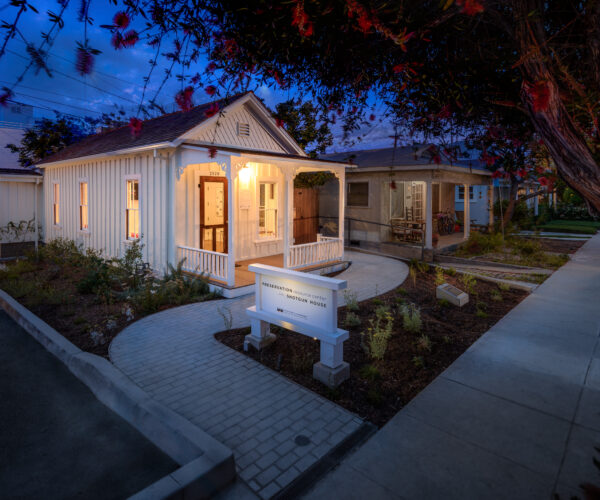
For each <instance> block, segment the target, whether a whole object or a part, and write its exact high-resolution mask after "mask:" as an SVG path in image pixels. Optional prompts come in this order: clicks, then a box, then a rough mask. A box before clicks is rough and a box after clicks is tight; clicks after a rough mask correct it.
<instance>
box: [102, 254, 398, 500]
mask: <svg viewBox="0 0 600 500" xmlns="http://www.w3.org/2000/svg"><path fill="white" fill-rule="evenodd" d="M346 257H347V258H348V259H349V260H351V261H352V265H351V266H350V267H349V268H348V270H346V271H344V272H343V273H341V274H340V275H339V276H338V278H339V279H345V280H347V281H348V288H349V289H351V290H352V291H354V292H356V294H357V295H358V299H359V300H364V299H366V298H369V297H372V296H375V295H376V294H381V293H384V292H386V291H389V290H391V289H393V288H395V287H396V286H399V285H400V284H401V283H402V282H403V281H404V280H405V278H406V276H407V274H408V268H407V266H406V264H404V263H402V262H399V261H397V260H393V259H388V258H385V257H379V256H374V255H367V254H362V253H357V252H347V253H346ZM340 302H342V303H343V299H342V300H340ZM253 304H254V295H249V296H246V297H240V298H237V299H230V300H220V301H211V302H204V303H199V304H190V305H187V306H182V307H178V308H175V309H169V310H166V311H163V312H161V313H158V314H154V315H152V316H148V317H146V318H143V319H142V320H140V321H138V322H136V323H134V324H132V325H130V326H129V327H128V328H126V329H125V330H123V331H122V332H121V333H120V334H119V335H118V336H117V337H116V338H115V339H114V340H113V342H112V344H111V346H110V359H111V361H112V362H113V363H114V364H115V365H116V366H117V367H118V368H119V369H121V370H122V371H123V372H124V373H125V374H127V375H128V376H129V377H130V378H131V379H132V380H133V381H134V382H135V383H136V384H138V385H139V386H140V387H141V388H142V389H144V390H145V391H146V392H148V394H150V396H152V397H153V398H154V399H156V400H158V401H160V402H161V403H163V404H165V405H167V406H168V407H170V408H171V409H172V410H174V411H176V412H178V413H180V414H181V415H183V416H184V417H186V418H188V419H189V420H190V421H191V422H193V423H194V424H196V425H197V426H198V427H200V428H202V429H203V430H205V431H206V432H208V433H209V434H211V435H212V436H213V437H215V438H216V439H218V440H219V441H221V442H222V443H224V444H226V445H227V446H229V447H230V448H232V449H233V450H234V453H235V458H236V464H237V467H238V472H239V474H240V476H241V477H242V478H243V479H244V480H245V481H247V483H248V485H249V486H250V487H251V488H252V489H253V490H254V491H255V492H258V493H259V494H260V495H261V496H262V497H264V498H268V497H271V496H272V495H273V494H275V493H277V492H278V491H280V490H281V489H282V488H283V487H285V486H286V485H287V484H289V483H290V482H291V481H292V480H294V479H295V478H296V477H298V476H299V475H300V474H301V473H302V472H303V471H305V470H306V469H307V468H308V467H310V466H311V465H313V464H314V463H315V462H316V461H317V460H319V459H320V458H321V457H322V456H323V455H325V454H326V453H327V452H328V451H329V450H330V449H331V448H332V447H334V446H336V445H337V444H339V443H340V442H341V441H342V440H343V439H344V438H346V437H347V436H349V435H350V434H352V433H353V432H354V431H356V430H357V429H358V428H359V427H360V425H361V424H362V421H361V419H360V418H358V417H357V416H356V415H354V414H352V413H350V412H348V411H346V410H344V409H343V408H341V407H339V406H337V405H335V404H334V403H331V402H330V401H328V400H327V399H325V398H322V397H321V396H319V395H317V394H315V393H313V392H311V391H309V390H307V389H304V388H303V387H301V386H299V385H297V384H295V383H293V382H291V381H289V380H288V379H287V378H285V377H283V376H282V375H280V374H278V373H276V372H274V371H272V370H270V369H268V368H266V367H264V366H263V365H261V364H260V363H257V362H256V361H254V360H252V359H250V358H248V357H246V356H244V355H243V354H241V353H239V352H237V351H234V350H232V349H230V348H229V347H226V346H224V345H223V344H221V343H220V342H217V341H216V340H215V339H214V337H213V334H214V333H216V332H218V331H221V330H224V329H225V324H224V320H223V318H222V316H221V314H220V312H219V311H221V313H223V314H225V315H226V316H228V314H229V312H230V313H231V318H232V327H233V328H240V327H244V326H249V324H250V322H249V320H248V317H247V316H246V312H245V310H246V308H247V307H248V306H250V305H253ZM298 435H305V436H307V437H308V438H309V439H310V444H308V445H306V446H298V445H297V444H296V443H295V442H294V439H295V438H296V436H298Z"/></svg>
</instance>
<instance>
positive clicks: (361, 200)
mask: <svg viewBox="0 0 600 500" xmlns="http://www.w3.org/2000/svg"><path fill="white" fill-rule="evenodd" d="M346 186H347V187H346V191H347V195H346V204H347V205H348V206H349V207H361V208H368V207H369V183H368V182H349V183H348V184H347V185H346Z"/></svg>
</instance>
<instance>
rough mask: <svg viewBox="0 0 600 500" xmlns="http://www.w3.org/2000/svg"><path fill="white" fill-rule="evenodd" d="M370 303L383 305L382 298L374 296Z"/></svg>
mask: <svg viewBox="0 0 600 500" xmlns="http://www.w3.org/2000/svg"><path fill="white" fill-rule="evenodd" d="M371 304H373V305H374V306H382V305H383V300H381V299H378V298H374V299H373V300H372V301H371Z"/></svg>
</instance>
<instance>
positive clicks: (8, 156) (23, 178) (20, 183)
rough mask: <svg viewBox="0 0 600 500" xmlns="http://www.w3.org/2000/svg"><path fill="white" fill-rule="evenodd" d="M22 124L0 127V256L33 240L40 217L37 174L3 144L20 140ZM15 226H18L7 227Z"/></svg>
mask: <svg viewBox="0 0 600 500" xmlns="http://www.w3.org/2000/svg"><path fill="white" fill-rule="evenodd" d="M22 126H23V124H21V123H10V122H3V123H2V126H0V247H1V248H0V257H12V256H13V255H14V254H15V252H16V253H22V246H20V245H19V244H18V243H20V242H23V241H25V242H34V241H37V231H36V227H37V224H36V220H37V221H39V222H40V223H41V220H42V216H41V214H42V213H43V212H42V211H43V204H42V176H41V174H40V173H39V171H37V170H32V169H26V168H23V167H21V166H20V165H19V162H18V156H17V155H16V154H15V153H12V152H11V151H10V150H9V149H7V148H6V147H5V146H6V144H18V143H19V142H20V141H21V137H22V136H23V129H22V128H21V127H22ZM15 226H19V228H20V229H19V230H18V231H15V230H14V229H12V230H11V229H10V227H12V228H14V227H15ZM27 227H28V228H29V229H30V230H29V231H27V230H26V228H27Z"/></svg>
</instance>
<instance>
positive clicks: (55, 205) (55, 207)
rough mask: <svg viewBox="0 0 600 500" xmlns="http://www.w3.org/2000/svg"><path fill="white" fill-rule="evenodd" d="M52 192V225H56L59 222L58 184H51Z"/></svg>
mask: <svg viewBox="0 0 600 500" xmlns="http://www.w3.org/2000/svg"><path fill="white" fill-rule="evenodd" d="M53 186H54V188H53V189H54V192H53V199H52V208H53V214H54V225H55V226H58V225H59V224H60V184H57V183H55V184H53Z"/></svg>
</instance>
